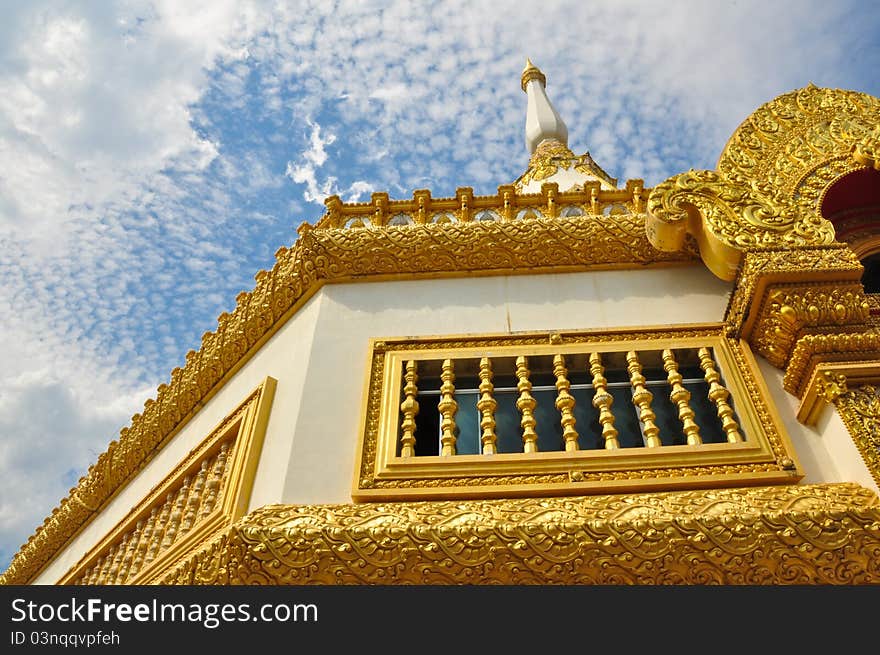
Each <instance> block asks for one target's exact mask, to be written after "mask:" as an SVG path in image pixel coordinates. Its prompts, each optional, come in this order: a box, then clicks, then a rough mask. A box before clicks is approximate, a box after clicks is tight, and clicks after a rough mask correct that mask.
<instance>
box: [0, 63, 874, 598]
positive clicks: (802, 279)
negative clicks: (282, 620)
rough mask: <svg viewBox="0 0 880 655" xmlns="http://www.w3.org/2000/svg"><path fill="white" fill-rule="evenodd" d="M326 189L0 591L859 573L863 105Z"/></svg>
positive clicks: (868, 464) (794, 108)
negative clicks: (654, 145) (367, 196)
mask: <svg viewBox="0 0 880 655" xmlns="http://www.w3.org/2000/svg"><path fill="white" fill-rule="evenodd" d="M521 84H522V89H523V91H524V93H525V95H526V98H527V103H526V121H525V142H526V146H527V151H528V157H529V159H528V165H527V167H526V170H525V172H524V173H523V174H522V175H521V176H520V177H519V178H518V179H517V180H515V181H512V182H510V183H506V184H502V185H501V186H499V187H498V192H497V194H495V195H491V196H478V195H474V193H473V190H472V189H471V188H466V187H465V188H459V189H458V190H457V192H456V194H455V197H447V198H435V197H433V196H432V194H431V192H430V190H428V189H423V190H416V191H415V192H414V193H413V195H412V197H411V198H404V199H392V198H390V197H389V196H388V194H386V193H374V194H373V195H372V197H371V200H370V202H365V203H345V202H342V201H341V200H340V198H338V197H335V196H333V197H330V198H328V199H327V201H326V212H325V213H324V215H323V216H322V217H320V219H319V220H316V221H315V222H314V223H313V224H310V223H303V224H302V225H301V226H300V228H299V229H298V236H297V238H296V240H295V242H294V243H293V245H292V246H291V247H281V248H280V249H279V250H278V251H277V253H276V260H277V261H276V262H275V264H274V266H273V267H272V269H271V270H264V271H260V272H258V273H257V274H256V285H255V287H254V288H253V290H252V291H249V292H242V293H241V294H239V296H238V297H237V306H236V308H235V310H234V311H233V312H232V313H224V314H222V315H221V316H220V317H219V321H218V325H217V328H216V330H215V331H213V332H207V333H205V335H204V336H203V338H202V343H201V347H200V348H199V350H198V351H190V352H189V353H187V355H186V363H185V365H184V366H182V367H181V368H176V369H174V370H173V371H172V372H171V375H170V379H169V381H168V382H167V383H166V384H162V385H160V386H159V388H158V390H157V393H156V395H155V397H154V398H151V399H148V400H147V401H146V403H145V405H144V409H143V411H142V412H141V413H139V414H136V415H135V416H134V417H133V418H132V420H131V423H130V424H129V425H128V426H126V427H124V428H123V429H122V430H121V432H120V435H119V437H118V439H116V440H114V441H112V442H111V443H110V445H109V446H108V448H107V450H106V451H105V452H104V453H102V454H101V455H100V456H99V457H98V459H97V461H96V462H95V464H94V465H93V466H92V467H90V469H89V470H88V472H87V474H86V475H84V476H83V477H82V478H81V479H80V480H79V482H78V484H77V485H76V486H75V487H74V488H73V489H71V490H70V493H69V495H68V496H67V497H65V498H64V499H62V500H61V501H60V504H59V505H58V507H57V508H56V509H55V510H54V511H53V512H52V514H51V515H50V516H49V517H48V518H46V520H45V521H44V522H43V524H42V525H40V526H39V527H38V528H37V529H36V531H35V532H34V534H33V535H32V536H31V537H30V539H29V540H28V541H27V543H25V544H24V545H23V546H22V547H21V549H20V550H19V551H18V553H17V554H16V555H15V557H14V558H13V560H12V563H11V565H10V566H9V568H8V569H7V570H6V571H5V572H4V573H3V574H2V576H0V581H2V582H3V583H6V584H31V583H33V584H87V585H94V584H153V583H161V584H246V585H257V584H313V583H317V584H488V583H503V584H527V583H537V584H677V585H684V584H709V583H721V584H847V585H850V584H864V583H875V584H876V583H880V500H878V493H880V488H878V483H880V397H878V391H877V388H876V385H877V384H878V383H880V331H878V325H880V295H875V293H877V292H880V99H878V98H875V97H872V96H869V95H866V94H864V93H860V92H857V91H847V90H839V89H831V88H817V87H815V86H812V85H811V86H808V87H805V88H802V89H797V90H794V91H791V92H789V93H785V94H783V95H781V96H779V97H777V98H774V99H770V100H769V101H768V102H767V103H766V104H764V105H762V106H760V107H758V108H757V109H755V111H754V112H753V113H752V114H751V115H750V116H748V117H746V118H745V120H744V121H743V122H742V124H741V125H740V126H739V127H738V128H737V129H736V131H735V132H734V133H733V134H732V135H731V137H730V139H729V141H728V142H727V144H726V145H725V147H724V149H723V151H722V152H721V153H720V156H719V159H718V163H717V166H716V168H715V170H689V171H685V172H681V173H680V174H677V175H674V176H673V177H671V178H669V179H667V180H666V181H664V182H663V183H661V184H659V185H657V186H654V187H652V188H650V187H645V186H644V184H643V181H642V180H638V179H632V180H627V181H625V182H619V181H618V180H617V179H615V178H613V177H611V176H610V175H609V174H608V173H606V172H605V170H604V169H603V168H602V167H601V166H600V165H599V164H598V163H597V162H595V161H594V160H593V158H592V157H591V156H590V154H589V153H585V154H582V155H575V154H574V153H573V151H572V150H571V149H570V148H569V145H568V129H567V127H566V124H565V122H564V121H563V118H562V117H561V116H560V115H559V114H558V112H557V111H556V110H555V109H554V107H553V105H552V102H551V100H550V98H549V97H548V94H547V90H546V85H547V80H546V78H545V76H544V74H543V73H542V72H541V71H540V70H539V69H538V68H537V67H535V66H534V65H533V64H531V62H527V66H526V68H525V70H524V71H523V73H522V78H521Z"/></svg>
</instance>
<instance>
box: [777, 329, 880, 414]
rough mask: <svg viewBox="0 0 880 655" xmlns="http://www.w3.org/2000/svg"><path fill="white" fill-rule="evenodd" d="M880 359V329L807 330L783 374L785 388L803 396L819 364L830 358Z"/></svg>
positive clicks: (846, 359) (847, 360)
mask: <svg viewBox="0 0 880 655" xmlns="http://www.w3.org/2000/svg"><path fill="white" fill-rule="evenodd" d="M878 360H880V333H878V332H873V331H872V332H859V333H851V334H807V335H804V336H803V337H801V338H800V339H798V341H797V344H796V345H795V347H794V350H792V354H791V358H790V359H789V362H788V366H787V367H786V369H785V375H784V376H783V378H782V386H783V388H784V389H785V390H786V391H788V392H789V393H792V394H794V395H796V396H797V397H799V398H800V397H802V396H803V395H804V391H805V387H806V385H807V383H808V382H809V380H810V379H811V378H812V376H813V372H814V371H815V369H816V367H817V366H818V365H819V364H822V363H828V362H871V361H878Z"/></svg>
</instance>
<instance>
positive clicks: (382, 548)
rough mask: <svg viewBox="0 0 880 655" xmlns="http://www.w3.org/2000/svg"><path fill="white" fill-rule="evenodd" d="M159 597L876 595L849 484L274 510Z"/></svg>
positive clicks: (859, 504)
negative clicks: (304, 591)
mask: <svg viewBox="0 0 880 655" xmlns="http://www.w3.org/2000/svg"><path fill="white" fill-rule="evenodd" d="M161 582H162V583H163V584H199V585H209V584H211V585H260V584H271V585H303V584H325V585H362V584H373V585H384V584H515V585H518V584H669V585H685V584H736V585H755V584H764V585H770V584H772V585H780V584H810V585H812V584H842V585H852V584H877V583H880V504H878V498H877V496H876V495H875V494H874V493H873V492H871V491H869V490H867V489H864V488H862V487H859V486H858V485H855V484H849V483H845V484H822V485H804V486H801V485H788V486H774V487H757V488H736V489H716V490H710V491H705V490H699V491H683V492H668V493H655V494H638V495H621V496H585V497H563V498H524V499H503V500H456V501H434V502H430V501H428V502H418V503H409V502H397V503H375V504H374V503H367V504H352V505H307V506H297V505H270V506H267V507H263V508H261V509H259V510H256V511H255V512H252V513H251V514H249V515H248V516H246V517H245V518H243V519H242V520H241V521H239V522H238V523H237V524H235V525H234V526H233V527H232V528H231V529H230V530H228V531H227V532H226V533H225V534H223V535H221V536H220V537H218V538H216V539H215V540H214V541H212V542H211V543H209V544H207V545H206V546H205V547H204V548H203V549H202V550H201V551H199V552H197V553H194V554H192V555H191V556H190V557H189V558H188V559H186V560H185V561H184V562H182V563H181V564H180V565H179V566H177V567H176V568H175V569H174V570H173V571H171V572H169V574H168V575H167V576H165V577H164V578H163V579H162V580H161Z"/></svg>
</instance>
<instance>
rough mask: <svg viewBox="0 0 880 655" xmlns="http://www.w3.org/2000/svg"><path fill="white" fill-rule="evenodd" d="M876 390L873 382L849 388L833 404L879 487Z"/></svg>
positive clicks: (879, 419)
mask: <svg viewBox="0 0 880 655" xmlns="http://www.w3.org/2000/svg"><path fill="white" fill-rule="evenodd" d="M877 392H878V388H877V387H876V386H872V385H864V386H859V387H855V388H853V389H848V390H847V391H846V392H845V393H842V394H840V395H838V396H837V397H836V398H835V399H834V405H835V407H837V411H838V412H840V416H841V418H842V419H843V423H844V425H846V429H847V430H848V431H849V433H850V435H851V436H852V438H853V442H854V443H855V445H856V448H858V450H859V454H861V456H862V459H863V460H864V461H865V465H866V466H867V467H868V470H869V471H870V472H871V477H872V478H873V479H874V482H875V483H876V484H877V485H878V486H880V398H878V396H877ZM875 557H876V556H875Z"/></svg>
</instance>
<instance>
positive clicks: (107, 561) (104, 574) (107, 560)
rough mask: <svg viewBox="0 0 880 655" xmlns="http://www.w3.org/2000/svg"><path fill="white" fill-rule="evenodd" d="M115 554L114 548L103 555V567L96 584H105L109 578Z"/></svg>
mask: <svg viewBox="0 0 880 655" xmlns="http://www.w3.org/2000/svg"><path fill="white" fill-rule="evenodd" d="M115 553H116V549H115V548H110V549H108V550H107V554H106V555H104V565H103V566H102V567H101V572H100V573H99V574H98V581H97V584H107V578H109V577H110V566H111V565H112V564H113V556H114V554H115Z"/></svg>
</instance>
